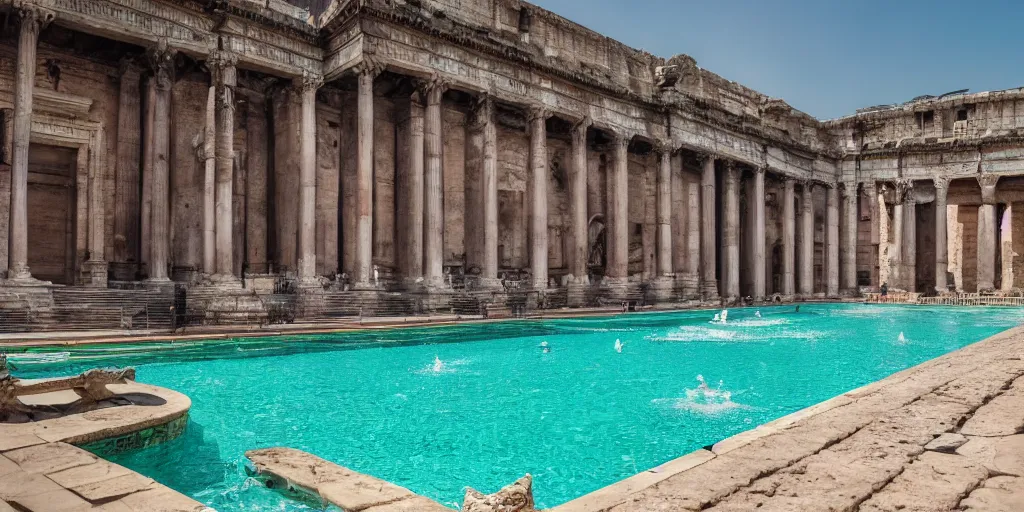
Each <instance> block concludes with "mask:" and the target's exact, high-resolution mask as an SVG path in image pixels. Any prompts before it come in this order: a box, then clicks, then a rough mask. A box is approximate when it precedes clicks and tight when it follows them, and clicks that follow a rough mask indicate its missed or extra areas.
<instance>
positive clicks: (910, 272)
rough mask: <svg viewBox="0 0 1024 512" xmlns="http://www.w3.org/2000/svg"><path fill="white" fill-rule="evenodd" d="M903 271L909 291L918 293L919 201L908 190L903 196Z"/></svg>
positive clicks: (906, 287) (904, 280)
mask: <svg viewBox="0 0 1024 512" xmlns="http://www.w3.org/2000/svg"><path fill="white" fill-rule="evenodd" d="M901 256H902V258H903V261H902V263H903V269H902V270H901V271H900V275H901V276H902V280H903V286H904V288H905V289H906V290H907V291H910V292H915V291H917V201H916V199H915V197H914V194H913V193H912V190H911V189H910V188H908V190H907V194H906V195H904V196H903V254H902V255H901Z"/></svg>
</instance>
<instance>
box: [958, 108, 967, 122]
mask: <svg viewBox="0 0 1024 512" xmlns="http://www.w3.org/2000/svg"><path fill="white" fill-rule="evenodd" d="M956 120H957V121H966V120H967V109H966V108H962V109H960V110H957V111H956Z"/></svg>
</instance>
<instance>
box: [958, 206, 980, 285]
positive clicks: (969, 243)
mask: <svg viewBox="0 0 1024 512" xmlns="http://www.w3.org/2000/svg"><path fill="white" fill-rule="evenodd" d="M957 222H959V224H960V227H961V229H963V237H962V238H961V240H962V245H961V253H960V254H961V257H960V262H961V265H962V266H961V268H962V272H963V282H964V284H963V289H964V291H968V292H972V291H975V290H977V289H978V207H977V206H967V205H960V206H959V208H958V209H957Z"/></svg>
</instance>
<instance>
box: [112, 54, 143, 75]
mask: <svg viewBox="0 0 1024 512" xmlns="http://www.w3.org/2000/svg"><path fill="white" fill-rule="evenodd" d="M117 74H118V76H119V77H121V80H129V79H132V78H135V79H138V77H139V76H140V75H142V68H141V67H140V66H139V63H138V59H137V57H135V56H132V57H122V58H121V60H120V61H118V65H117Z"/></svg>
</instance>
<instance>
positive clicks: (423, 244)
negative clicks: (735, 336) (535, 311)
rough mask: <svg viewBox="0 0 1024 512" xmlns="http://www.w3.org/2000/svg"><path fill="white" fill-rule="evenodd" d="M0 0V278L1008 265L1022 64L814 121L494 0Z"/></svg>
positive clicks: (1008, 275)
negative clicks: (1009, 83) (954, 89)
mask: <svg viewBox="0 0 1024 512" xmlns="http://www.w3.org/2000/svg"><path fill="white" fill-rule="evenodd" d="M296 3H297V4H301V5H302V7H297V6H296V5H294V4H296ZM310 7H312V9H313V10H312V11H310V10H309V8H310ZM3 15H4V16H5V23H4V25H3V27H6V28H5V29H4V30H5V32H4V33H3V34H2V35H3V38H2V40H0V113H2V117H3V123H2V125H0V126H3V130H2V132H0V134H2V137H3V139H2V140H3V145H2V151H0V274H2V275H5V276H6V280H5V281H3V283H4V286H7V287H16V286H39V285H40V284H41V281H45V282H52V283H56V284H62V285H71V286H91V287H107V286H123V285H124V283H130V282H135V281H141V282H144V283H149V284H152V285H154V286H159V285H160V284H161V283H168V282H170V281H176V282H185V283H189V284H190V286H196V287H207V288H210V289H215V290H219V291H221V292H223V293H225V294H231V293H235V292H236V291H237V290H239V289H247V290H249V289H253V288H252V286H253V285H254V283H256V282H257V281H258V280H259V279H261V278H273V279H288V280H290V282H292V283H293V284H294V286H295V289H297V290H299V293H304V291H309V290H328V289H342V288H344V289H346V290H349V289H351V290H362V291H366V292H367V293H376V292H380V291H381V290H384V289H388V290H396V289H400V290H407V291H417V292H421V293H434V292H436V293H443V292H445V291H446V290H450V289H452V288H461V287H463V286H464V287H466V288H467V289H480V290H501V289H502V286H501V285H502V283H503V282H504V283H506V284H507V282H508V281H510V280H513V279H516V280H519V281H521V282H522V283H525V284H524V286H525V287H527V288H529V289H532V290H537V291H539V292H541V293H542V294H549V293H557V292H559V291H565V292H566V293H567V296H568V299H567V300H568V302H569V304H570V305H580V304H582V303H583V302H584V300H583V297H594V296H601V297H610V298H615V297H620V296H624V295H627V294H628V293H630V290H634V289H636V288H638V287H644V288H645V289H647V288H649V289H650V290H652V291H653V293H654V295H655V296H656V297H658V298H659V299H664V300H681V299H701V298H702V299H705V300H709V299H718V298H724V299H735V298H739V297H746V296H749V297H752V298H754V299H766V298H769V297H772V296H775V295H778V296H779V297H780V298H782V299H783V300H789V299H793V298H801V297H802V298H807V297H815V296H816V297H838V296H840V295H844V294H849V295H852V294H856V293H858V290H860V289H873V288H877V287H879V286H880V285H881V284H882V283H883V282H886V283H888V284H889V286H890V287H893V288H905V289H908V290H917V291H926V292H928V291H932V290H935V289H939V290H946V289H947V288H948V287H953V286H955V287H956V288H959V289H964V290H975V289H981V290H985V289H992V288H996V287H1003V288H1011V287H1014V286H1017V285H1018V283H1017V280H1018V279H1020V280H1024V275H1022V276H1021V277H1019V278H1018V277H1016V275H1015V274H1014V273H1013V268H1024V264H1021V265H1014V263H1015V262H1016V261H1015V260H1016V259H1018V258H1020V256H1018V254H1024V248H1021V249H1022V250H1017V245H1018V244H1024V235H1021V236H1014V234H1013V231H1014V230H1015V229H1016V228H1017V227H1018V226H1020V227H1021V228H1022V229H1024V219H1020V222H1013V221H1014V217H1015V215H1014V213H1016V212H1019V214H1024V206H1021V207H1017V208H1013V207H1012V205H1013V203H1015V202H1018V201H1024V178H1020V177H1017V176H1018V175H1024V172H1022V171H1024V165H1022V164H1024V161H1022V158H1024V134H1022V132H1021V130H1024V91H1022V90H1010V91H1002V92H994V93H981V94H966V93H954V94H950V95H944V96H942V97H938V98H933V97H926V98H919V99H915V100H914V101H911V102H909V103H906V104H903V105H898V106H885V107H876V108H873V109H868V110H865V111H862V112H858V113H856V114H855V115H852V116H849V117H846V118H842V119H837V120H832V121H826V122H821V121H818V120H816V119H814V118H812V117H810V116H808V115H806V114H803V113H801V112H798V111H796V110H794V109H793V108H791V107H790V106H789V105H787V104H786V103H785V102H783V101H781V100H777V99H772V98H768V97H767V96H765V95H763V94H760V93H758V92H756V91H753V90H751V89H748V88H746V87H743V86H741V85H739V84H736V83H734V82H730V81H728V80H726V79H724V78H722V77H719V76H717V75H715V74H713V73H711V72H709V71H706V70H703V69H700V68H699V67H698V66H697V64H696V62H695V61H694V60H693V59H692V58H690V57H688V56H686V55H677V56H675V57H672V58H671V59H667V60H666V59H663V58H660V57H656V56H654V55H650V54H648V53H645V52H642V51H638V50H634V49H631V48H628V47H626V46H625V45H622V44H621V43H618V42H616V41H613V40H610V39H608V38H606V37H604V36H601V35H600V34H597V33H595V32H592V31H590V30H587V29H586V28H584V27H581V26H579V25H576V24H574V23H571V22H569V21H567V20H565V19H563V18H561V17H559V16H557V15H555V14H553V13H550V12H547V11H545V10H543V9H540V8H538V7H536V6H533V5H531V4H528V3H525V2H520V1H518V0H472V1H468V0H417V1H413V0H360V1H356V0H334V1H331V2H319V1H317V2H312V3H310V2H299V1H297V0H296V1H295V2H293V3H288V2H285V1H284V0H211V1H198V0H178V1H173V2H172V1H161V0H152V1H148V0H92V1H76V0H13V1H8V2H7V3H6V10H5V11H4V12H3ZM1019 189H1020V190H1019ZM947 247H953V251H952V253H951V251H950V250H949V249H947ZM1021 274H1024V273H1021ZM257 288H258V286H257ZM506 288H507V286H506Z"/></svg>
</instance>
